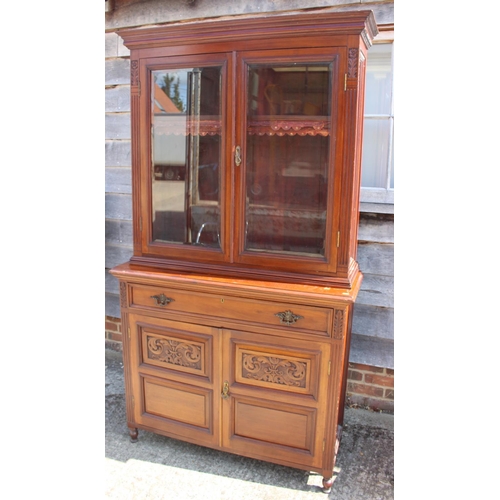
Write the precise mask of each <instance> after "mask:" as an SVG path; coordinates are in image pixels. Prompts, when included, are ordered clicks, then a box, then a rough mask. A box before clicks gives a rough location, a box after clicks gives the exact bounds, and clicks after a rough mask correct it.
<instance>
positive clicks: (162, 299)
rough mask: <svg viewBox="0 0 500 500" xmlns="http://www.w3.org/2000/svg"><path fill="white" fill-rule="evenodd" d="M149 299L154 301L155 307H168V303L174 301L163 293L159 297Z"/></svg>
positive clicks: (153, 296) (154, 296)
mask: <svg viewBox="0 0 500 500" xmlns="http://www.w3.org/2000/svg"><path fill="white" fill-rule="evenodd" d="M151 298H152V299H154V301H155V304H156V305H157V306H168V304H170V302H174V299H171V298H169V297H167V296H166V295H165V294H164V293H161V294H160V295H151Z"/></svg>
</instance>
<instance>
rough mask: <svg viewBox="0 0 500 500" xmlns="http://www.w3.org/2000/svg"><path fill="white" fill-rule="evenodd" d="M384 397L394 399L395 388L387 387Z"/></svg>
mask: <svg viewBox="0 0 500 500" xmlns="http://www.w3.org/2000/svg"><path fill="white" fill-rule="evenodd" d="M384 397H385V398H386V399H392V400H394V389H386V390H385V395H384Z"/></svg>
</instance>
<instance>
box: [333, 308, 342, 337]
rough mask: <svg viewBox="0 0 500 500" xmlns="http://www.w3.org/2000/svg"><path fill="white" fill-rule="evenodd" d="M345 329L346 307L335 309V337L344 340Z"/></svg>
mask: <svg viewBox="0 0 500 500" xmlns="http://www.w3.org/2000/svg"><path fill="white" fill-rule="evenodd" d="M344 330H345V311H344V309H335V312H334V315H333V338H334V339H336V340H342V339H343V338H344Z"/></svg>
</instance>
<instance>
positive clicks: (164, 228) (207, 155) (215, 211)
mask: <svg viewBox="0 0 500 500" xmlns="http://www.w3.org/2000/svg"><path fill="white" fill-rule="evenodd" d="M152 86H153V88H152V93H151V95H152V102H151V107H152V183H153V185H152V216H153V240H155V241H164V242H169V243H180V244H192V245H205V246H211V247H216V248H220V241H219V239H220V197H219V196H220V189H219V185H220V169H219V164H220V158H221V144H220V142H221V141H220V133H221V130H220V128H221V103H220V86H221V68H219V67H207V68H189V69H179V70H158V71H153V72H152Z"/></svg>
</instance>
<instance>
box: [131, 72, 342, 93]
mask: <svg viewBox="0 0 500 500" xmlns="http://www.w3.org/2000/svg"><path fill="white" fill-rule="evenodd" d="M140 88H141V87H139V92H140ZM346 90H347V73H346V74H345V75H344V92H345V91H346Z"/></svg>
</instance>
